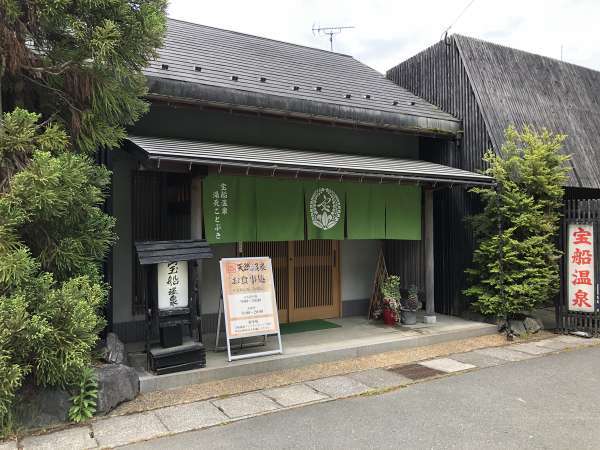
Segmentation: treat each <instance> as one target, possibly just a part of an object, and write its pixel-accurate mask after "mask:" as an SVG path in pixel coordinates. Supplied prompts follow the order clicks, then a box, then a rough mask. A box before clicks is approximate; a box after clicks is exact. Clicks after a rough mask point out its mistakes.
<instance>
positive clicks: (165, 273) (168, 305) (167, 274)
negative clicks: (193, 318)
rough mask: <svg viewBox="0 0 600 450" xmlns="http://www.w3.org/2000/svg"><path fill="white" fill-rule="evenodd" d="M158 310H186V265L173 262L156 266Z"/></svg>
mask: <svg viewBox="0 0 600 450" xmlns="http://www.w3.org/2000/svg"><path fill="white" fill-rule="evenodd" d="M157 279H158V309H161V310H168V309H174V308H187V306H188V300H189V299H188V263H187V261H173V262H168V263H159V264H157Z"/></svg>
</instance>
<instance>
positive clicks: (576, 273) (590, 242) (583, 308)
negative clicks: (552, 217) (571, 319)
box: [567, 223, 596, 312]
mask: <svg viewBox="0 0 600 450" xmlns="http://www.w3.org/2000/svg"><path fill="white" fill-rule="evenodd" d="M568 242H569V246H568V251H569V254H568V258H569V259H568V261H567V268H568V272H567V273H568V276H569V281H568V282H569V288H568V290H567V291H568V295H569V298H568V301H569V310H570V311H580V312H593V311H594V308H595V302H596V297H595V289H594V288H595V273H594V225H592V224H577V223H570V224H569V228H568Z"/></svg>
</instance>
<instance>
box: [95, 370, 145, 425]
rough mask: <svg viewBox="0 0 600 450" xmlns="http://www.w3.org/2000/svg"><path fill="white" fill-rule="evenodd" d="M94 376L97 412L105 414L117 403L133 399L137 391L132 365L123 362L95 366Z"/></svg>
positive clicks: (136, 379) (138, 384)
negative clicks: (96, 392)
mask: <svg viewBox="0 0 600 450" xmlns="http://www.w3.org/2000/svg"><path fill="white" fill-rule="evenodd" d="M96 376H97V378H98V404H97V413H98V414H105V413H107V412H109V411H110V410H111V409H113V408H114V407H115V406H117V405H118V404H120V403H123V402H125V401H128V400H133V399H134V398H135V397H136V396H137V395H138V393H139V390H140V387H139V386H140V383H139V377H138V374H137V372H136V371H135V369H133V368H132V367H129V366H125V365H123V364H104V365H102V366H100V367H97V368H96Z"/></svg>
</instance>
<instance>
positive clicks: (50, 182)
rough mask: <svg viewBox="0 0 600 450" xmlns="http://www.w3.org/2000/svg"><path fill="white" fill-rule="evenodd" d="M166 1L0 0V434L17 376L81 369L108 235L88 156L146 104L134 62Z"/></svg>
mask: <svg viewBox="0 0 600 450" xmlns="http://www.w3.org/2000/svg"><path fill="white" fill-rule="evenodd" d="M165 8H166V1H165V0H137V1H133V0H95V1H84V0H0V437H2V435H3V434H6V433H7V432H9V431H10V427H11V424H12V419H13V413H14V405H15V396H18V395H19V393H18V389H19V388H20V387H21V386H22V385H24V384H28V383H29V384H32V385H37V386H42V387H44V386H49V385H50V386H59V387H62V388H70V387H72V386H74V385H75V386H77V385H82V383H81V380H82V377H86V376H87V377H88V378H89V373H90V371H89V365H90V362H91V359H92V350H93V348H94V346H95V344H96V341H97V339H98V333H99V331H101V330H102V328H103V327H104V324H105V321H104V319H103V317H102V315H101V308H102V305H103V302H104V300H105V298H106V295H107V288H108V287H107V286H105V285H104V283H103V282H102V281H101V277H100V272H99V267H100V263H101V262H102V260H103V258H104V257H105V255H106V253H107V251H108V250H109V248H110V245H111V244H112V242H114V239H115V236H114V234H113V228H114V219H113V218H112V217H110V216H108V215H107V214H105V213H104V212H103V211H102V205H103V203H104V200H105V195H106V191H107V189H108V186H109V182H110V172H109V171H108V170H106V168H104V167H102V166H99V165H96V164H95V163H94V161H93V159H92V158H91V156H92V154H93V152H94V151H96V150H97V149H100V148H103V147H104V148H114V147H117V146H118V144H119V141H120V139H121V138H122V137H124V127H126V126H127V125H130V124H132V123H134V122H135V120H136V119H137V118H138V117H139V116H140V114H142V113H143V112H144V111H145V110H146V109H147V106H146V104H145V102H144V101H143V100H142V99H141V98H140V96H142V95H143V94H144V93H145V80H144V77H143V75H142V73H141V69H142V68H143V67H145V66H146V65H147V64H148V62H149V59H150V58H152V57H153V56H154V55H155V51H156V48H157V47H158V46H160V44H161V41H162V36H163V33H164V30H165ZM3 110H4V111H6V112H5V113H3V114H2V111H3ZM86 374H87V375H86ZM88 384H89V383H88ZM92 412H93V411H80V414H81V415H82V416H83V417H89V416H90V414H91V413H92Z"/></svg>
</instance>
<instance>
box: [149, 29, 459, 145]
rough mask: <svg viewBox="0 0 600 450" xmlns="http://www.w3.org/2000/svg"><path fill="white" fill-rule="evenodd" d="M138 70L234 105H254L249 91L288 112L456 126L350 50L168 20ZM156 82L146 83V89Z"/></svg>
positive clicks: (445, 128)
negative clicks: (155, 53)
mask: <svg viewBox="0 0 600 450" xmlns="http://www.w3.org/2000/svg"><path fill="white" fill-rule="evenodd" d="M145 74H146V75H147V76H148V77H150V78H154V79H161V80H172V81H177V82H185V83H187V84H193V85H201V86H210V87H212V88H218V89H222V90H227V91H229V92H235V93H237V95H236V96H235V99H236V100H235V101H236V102H237V103H239V104H240V106H257V105H255V104H253V103H252V102H250V101H248V103H249V105H244V103H245V98H246V97H245V96H244V95H243V94H249V95H250V94H256V95H261V96H263V97H262V98H265V97H267V98H278V99H285V100H286V101H289V100H292V101H291V102H288V103H289V104H286V107H287V108H288V109H290V111H292V112H293V111H294V109H295V108H296V106H297V105H303V109H304V110H306V111H308V110H310V111H313V112H315V111H322V112H323V115H325V116H334V117H335V116H339V117H341V118H346V119H348V118H356V120H362V121H367V119H365V118H368V117H372V118H377V120H378V121H379V122H380V124H383V125H385V124H386V123H387V122H390V123H392V124H393V122H394V120H395V118H402V117H403V118H408V119H410V120H408V123H412V124H413V125H412V126H413V127H414V128H415V129H418V128H430V129H432V130H436V129H438V130H442V131H445V132H452V133H454V132H456V131H457V130H458V127H459V125H458V124H459V121H458V120H457V119H456V118H454V117H453V116H451V115H450V114H447V113H445V112H443V111H442V110H440V109H439V108H438V107H436V106H434V105H432V104H430V103H428V102H427V101H425V100H423V99H421V98H419V97H417V96H415V95H414V94H412V93H410V92H409V91H407V90H406V89H404V88H401V87H399V86H397V85H396V84H394V83H393V82H391V81H389V80H387V79H386V78H385V77H384V76H383V75H382V74H380V73H379V72H377V71H376V70H374V69H372V68H370V67H368V66H366V65H365V64H363V63H361V62H360V61H357V60H356V59H354V58H352V57H351V56H348V55H343V54H339V53H334V52H330V51H325V50H320V49H315V48H310V47H304V46H300V45H294V44H290V43H286V42H280V41H275V40H272V39H266V38H262V37H258V36H251V35H247V34H242V33H237V32H233V31H227V30H222V29H217V28H212V27H208V26H203V25H198V24H192V23H187V22H181V21H178V20H173V19H169V20H168V27H167V35H166V38H165V42H164V46H163V48H161V49H160V51H159V58H158V59H157V60H156V61H154V62H153V63H152V64H151V65H150V66H149V67H148V68H147V69H146V70H145ZM156 86H158V85H155V87H154V88H153V85H152V83H150V90H151V92H152V90H153V89H154V90H156ZM157 93H158V94H161V92H157ZM294 101H295V102H294ZM250 103H252V104H250ZM280 104H281V103H279V105H280ZM307 105H308V107H310V108H308V109H306V107H307ZM315 105H324V107H321V108H312V106H315ZM259 106H260V105H259ZM262 106H268V102H262ZM358 112H361V113H363V115H362V116H360V114H358ZM316 115H318V114H316ZM359 116H360V117H359ZM411 116H412V118H411ZM421 119H429V120H421ZM400 122H401V121H400Z"/></svg>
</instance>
